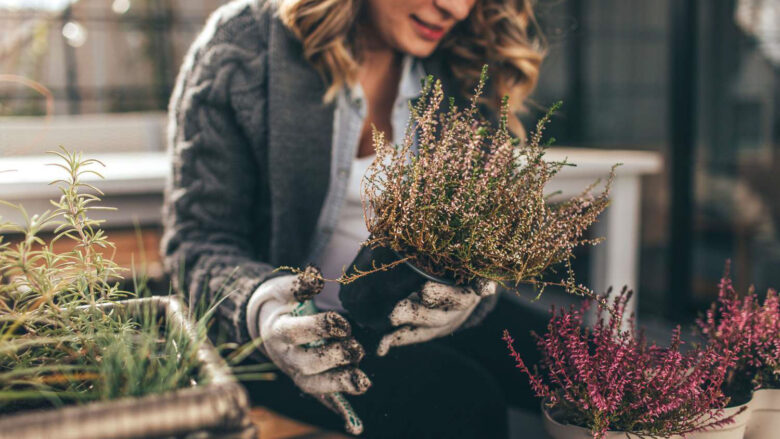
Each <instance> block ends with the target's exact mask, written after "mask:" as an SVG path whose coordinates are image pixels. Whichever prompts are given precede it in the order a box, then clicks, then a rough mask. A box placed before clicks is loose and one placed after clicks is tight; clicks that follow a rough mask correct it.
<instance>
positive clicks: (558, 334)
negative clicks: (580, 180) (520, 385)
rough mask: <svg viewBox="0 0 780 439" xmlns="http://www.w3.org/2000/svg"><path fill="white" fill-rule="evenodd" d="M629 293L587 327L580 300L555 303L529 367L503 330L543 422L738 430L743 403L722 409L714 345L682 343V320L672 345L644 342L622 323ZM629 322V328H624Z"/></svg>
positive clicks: (580, 431)
mask: <svg viewBox="0 0 780 439" xmlns="http://www.w3.org/2000/svg"><path fill="white" fill-rule="evenodd" d="M629 297H630V293H629V292H627V291H626V289H623V291H622V292H621V293H620V294H619V295H617V296H616V297H615V298H614V302H613V303H612V304H611V306H610V307H605V306H604V305H603V303H599V304H598V306H599V310H600V311H609V312H602V313H600V315H603V316H606V317H602V318H601V319H600V320H599V321H598V322H597V323H596V324H595V326H594V327H593V328H592V329H589V328H585V327H584V325H583V316H584V313H585V312H586V310H587V308H588V305H584V306H582V307H581V308H575V307H570V308H568V309H558V310H556V309H555V308H553V309H552V313H551V314H552V316H551V319H550V322H549V324H548V326H547V332H546V333H545V334H544V335H543V336H538V335H536V334H534V336H535V337H536V339H537V345H538V348H539V351H540V352H541V365H539V368H537V367H535V368H534V369H533V370H531V369H530V368H529V367H528V365H526V364H525V362H524V361H523V359H522V356H521V354H520V353H518V352H516V351H515V349H514V347H513V343H514V340H513V339H512V336H511V334H509V333H508V332H506V331H505V332H504V336H503V338H504V341H505V342H506V343H507V347H508V349H509V353H510V356H511V357H512V358H513V359H514V361H515V363H516V366H517V368H518V369H520V370H521V371H522V372H523V373H525V374H527V375H528V377H529V381H530V383H531V387H532V389H533V390H534V392H535V393H536V395H537V396H538V397H540V398H543V411H544V423H545V429H546V430H547V432H548V433H549V434H550V435H551V436H552V437H553V438H555V439H569V438H582V439H585V438H589V437H592V438H595V439H601V438H624V437H626V436H627V435H628V436H634V437H654V438H657V437H686V436H687V437H701V438H705V437H706V438H716V437H717V438H724V439H725V438H741V437H742V433H743V432H744V419H745V418H746V412H745V408H744V407H739V408H736V409H731V410H728V411H726V410H724V407H725V406H726V404H727V402H728V398H727V397H726V396H725V395H724V394H723V392H722V390H721V385H722V383H723V381H724V379H725V377H726V367H725V365H724V364H723V361H722V358H721V355H720V353H718V352H717V351H715V350H714V349H712V348H707V349H692V350H689V351H685V352H684V351H682V350H681V346H682V344H683V342H682V340H681V339H680V329H679V327H678V328H677V329H676V330H675V331H674V333H673V335H672V339H671V342H670V345H669V347H666V348H663V347H660V346H657V345H655V344H651V343H648V342H647V341H646V340H645V338H644V335H643V334H642V333H641V332H639V333H638V332H637V331H635V330H634V329H633V328H634V317H633V316H629V317H628V323H629V324H628V325H623V321H624V319H625V317H624V315H625V311H626V303H627V301H628V299H629ZM624 328H628V329H624Z"/></svg>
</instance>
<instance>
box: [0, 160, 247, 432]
mask: <svg viewBox="0 0 780 439" xmlns="http://www.w3.org/2000/svg"><path fill="white" fill-rule="evenodd" d="M57 154H58V155H59V156H60V157H61V158H62V160H63V161H64V163H60V164H57V166H60V167H62V168H63V169H64V170H65V171H66V172H67V175H68V177H67V178H66V179H64V180H61V181H59V183H60V189H61V192H62V197H61V198H60V199H59V201H57V202H52V204H53V205H54V210H52V211H49V212H46V213H43V214H41V215H34V216H29V215H27V213H26V211H25V210H24V208H23V207H22V206H15V205H8V204H6V205H7V206H10V207H14V208H18V209H20V211H21V212H22V213H23V214H24V217H25V218H26V219H27V222H26V224H25V225H22V226H17V225H13V224H3V225H2V227H0V236H2V234H5V233H9V232H11V233H15V234H16V235H17V236H21V240H20V242H19V243H18V244H16V245H11V244H10V243H8V242H5V243H2V242H0V432H2V433H0V436H3V437H14V438H18V439H27V438H30V439H32V438H41V437H57V438H74V439H75V438H79V439H83V438H98V437H99V438H119V437H121V438H129V437H153V436H154V437H157V436H174V435H175V436H180V435H183V434H188V433H191V432H199V433H200V434H201V436H203V437H211V435H218V436H219V437H231V436H230V435H235V436H232V437H239V436H240V435H243V434H245V433H251V430H252V428H251V427H250V424H248V422H247V417H246V414H247V413H248V400H247V396H246V393H245V391H244V390H243V388H242V387H241V385H240V384H239V383H238V382H237V381H236V379H235V377H234V376H233V375H232V374H231V373H230V370H229V368H228V366H227V364H226V363H225V361H224V360H222V359H221V358H220V356H219V354H218V353H217V351H216V350H215V348H214V346H213V345H212V344H211V343H210V342H209V340H208V339H207V336H206V329H207V325H208V322H209V319H210V316H211V314H212V312H213V308H211V309H206V310H205V312H204V313H203V315H202V316H201V317H199V318H198V319H197V320H194V319H193V313H192V312H190V311H189V310H188V309H187V307H186V306H185V305H184V304H183V303H182V301H180V300H179V299H178V298H176V297H174V296H167V297H138V295H137V294H135V293H134V292H128V291H123V290H121V289H120V287H119V280H120V279H121V277H122V276H121V269H120V268H119V267H118V266H117V265H116V264H115V263H114V262H113V261H112V260H111V258H110V257H109V256H108V255H109V254H110V252H111V251H112V248H113V244H112V243H111V242H110V241H109V240H108V239H107V237H106V235H105V233H104V232H103V231H102V230H101V228H100V222H99V221H96V220H93V219H91V218H90V217H89V215H88V214H89V213H90V211H91V210H93V209H96V208H98V207H96V206H95V204H94V203H96V202H97V201H99V199H98V195H95V194H89V193H83V192H82V191H81V190H82V189H84V188H85V187H87V186H89V185H88V184H86V183H84V182H83V181H82V177H83V176H84V175H85V174H86V173H94V172H95V171H93V170H91V169H88V168H87V167H88V166H89V165H91V164H94V163H96V161H94V160H83V159H81V157H80V155H77V154H71V153H68V152H66V151H65V150H63V151H62V152H61V153H57ZM90 187H91V186H90ZM93 189H94V190H95V191H96V192H97V194H100V192H99V190H97V189H96V188H93ZM47 226H53V227H54V226H56V228H55V231H54V237H53V238H52V239H51V240H50V241H49V242H46V241H44V239H42V238H41V236H40V232H41V231H42V230H43V229H46V228H47ZM60 240H71V241H73V246H72V249H71V250H66V251H57V250H56V249H55V243H57V241H60ZM140 289H142V288H140V287H139V288H138V290H140ZM255 372H256V371H255Z"/></svg>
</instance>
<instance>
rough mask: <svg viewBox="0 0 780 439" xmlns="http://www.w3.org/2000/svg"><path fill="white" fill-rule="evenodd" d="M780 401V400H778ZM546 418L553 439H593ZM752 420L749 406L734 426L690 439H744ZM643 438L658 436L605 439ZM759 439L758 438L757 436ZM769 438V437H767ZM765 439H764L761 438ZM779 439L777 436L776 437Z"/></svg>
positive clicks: (620, 435) (611, 437)
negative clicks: (746, 429)
mask: <svg viewBox="0 0 780 439" xmlns="http://www.w3.org/2000/svg"><path fill="white" fill-rule="evenodd" d="M778 401H780V399H778ZM742 407H743V406H737V407H729V408H727V409H726V410H725V415H726V416H730V415H731V414H733V413H737V412H738V411H739V410H740V409H741V408H742ZM542 413H543V416H544V429H545V431H547V434H549V435H550V437H551V438H552V439H593V435H592V434H591V433H590V431H589V430H588V429H586V428H582V427H578V426H576V425H568V424H561V423H560V422H558V421H556V420H555V419H553V416H551V415H550V413H549V411H548V410H547V408H546V407H543V408H542ZM749 418H750V407H749V406H748V408H747V409H745V411H743V412H742V413H740V414H738V415H737V417H736V419H735V422H734V423H733V424H729V425H726V426H724V427H722V428H719V429H716V430H708V431H701V432H697V433H692V434H689V435H688V439H742V438H743V437H747V436H744V435H745V427H746V426H747V422H748V419H749ZM640 437H641V438H643V439H651V438H656V437H657V436H638V435H635V434H631V433H626V432H623V431H609V432H607V434H606V436H604V438H605V439H626V438H640ZM757 437H758V436H757ZM766 437H767V438H769V436H766ZM668 439H682V436H671V437H670V438H668ZM761 439H764V437H761ZM774 439H777V436H774Z"/></svg>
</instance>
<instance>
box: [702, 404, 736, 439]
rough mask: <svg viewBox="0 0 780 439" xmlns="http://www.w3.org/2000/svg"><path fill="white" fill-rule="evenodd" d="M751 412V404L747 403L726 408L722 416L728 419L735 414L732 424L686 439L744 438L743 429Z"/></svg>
mask: <svg viewBox="0 0 780 439" xmlns="http://www.w3.org/2000/svg"><path fill="white" fill-rule="evenodd" d="M746 406H747V408H745V409H744V411H743V412H742V413H739V411H740V410H742V409H743V407H746ZM751 411H752V404H751V403H749V402H748V403H745V404H742V405H738V406H736V407H728V408H726V409H724V416H726V417H728V416H731V415H734V414H737V415H736V416H735V417H734V422H733V423H731V424H728V425H724V426H723V427H720V428H717V429H713V430H706V431H699V432H696V433H691V434H689V435H688V439H742V438H743V437H745V428H746V427H747V424H748V421H749V420H750V413H751Z"/></svg>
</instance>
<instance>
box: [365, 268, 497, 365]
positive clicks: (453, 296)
mask: <svg viewBox="0 0 780 439" xmlns="http://www.w3.org/2000/svg"><path fill="white" fill-rule="evenodd" d="M496 289H497V284H496V283H495V282H493V281H484V280H479V281H477V284H476V286H475V287H470V286H465V287H457V286H449V285H445V284H442V283H438V282H432V281H427V282H425V283H424V284H423V286H422V288H421V289H420V292H419V293H417V292H415V293H412V294H411V295H409V297H407V298H406V299H403V300H401V301H400V302H398V304H397V305H396V306H395V308H393V311H392V312H391V313H390V324H391V325H392V326H393V327H394V328H398V329H396V330H395V331H393V332H391V333H389V334H387V335H385V336H384V337H382V339H381V340H380V341H379V346H378V347H377V355H379V356H384V355H386V354H387V352H388V351H389V350H390V348H391V347H393V346H404V345H408V344H414V343H422V342H425V341H429V340H432V339H434V338H438V337H441V336H444V335H448V334H452V333H453V332H455V330H456V329H458V328H459V327H461V326H469V325H468V322H469V321H470V320H473V319H474V317H477V316H474V315H473V314H481V315H480V316H478V318H479V319H481V318H482V317H484V315H485V314H486V313H487V312H489V311H490V310H491V309H492V307H493V306H495V298H496ZM478 308H486V309H484V310H480V311H482V312H480V313H475V310H477V309H478Z"/></svg>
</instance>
